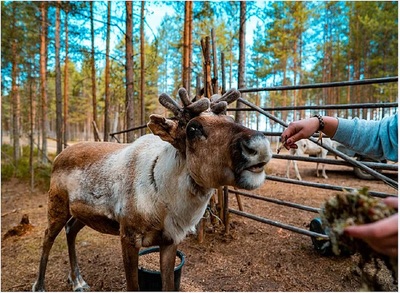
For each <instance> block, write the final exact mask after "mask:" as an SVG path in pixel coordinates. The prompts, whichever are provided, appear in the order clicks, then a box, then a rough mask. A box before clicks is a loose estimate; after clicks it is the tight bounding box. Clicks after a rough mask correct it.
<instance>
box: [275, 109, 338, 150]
mask: <svg viewBox="0 0 400 293" xmlns="http://www.w3.org/2000/svg"><path fill="white" fill-rule="evenodd" d="M322 119H323V121H324V124H325V126H324V128H323V129H322V132H323V133H325V134H326V135H327V136H329V137H332V136H333V135H334V134H335V132H336V129H337V127H338V120H337V119H336V118H334V117H329V116H323V117H322ZM319 125H320V124H319V119H318V118H317V117H312V118H308V119H303V120H298V121H294V122H291V123H290V124H289V126H288V128H286V129H285V131H283V133H282V135H281V141H282V142H283V145H284V147H285V148H286V149H289V148H293V147H295V143H296V141H298V140H300V139H303V138H309V137H310V136H311V135H313V134H314V133H315V132H317V131H318V129H319Z"/></svg>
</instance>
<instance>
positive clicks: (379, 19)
mask: <svg viewBox="0 0 400 293" xmlns="http://www.w3.org/2000/svg"><path fill="white" fill-rule="evenodd" d="M163 11H164V12H165V13H161V12H163ZM155 15H156V18H155V17H154V16H155ZM159 15H160V16H159ZM155 19H156V20H157V24H156V25H155V24H154V22H155ZM207 51H209V52H208V53H207ZM209 58H211V59H209ZM210 60H211V61H210ZM207 66H208V67H209V69H211V70H210V72H211V76H207V78H206V76H205V75H207V74H208V73H206V71H205V69H204V68H207ZM397 70H398V2H397V1H379V2H378V1H257V2H253V1H242V2H241V1H71V2H69V1H1V76H2V78H1V96H2V104H1V138H2V145H3V147H2V150H3V151H2V157H3V153H5V152H6V149H7V148H8V147H6V145H7V146H9V148H10V152H9V157H3V161H7V160H9V161H10V162H12V164H11V165H13V166H14V167H15V166H16V165H18V164H20V163H21V158H22V156H23V155H24V153H27V152H28V153H29V150H26V149H25V148H22V147H21V146H22V144H23V141H28V142H29V145H30V152H31V156H30V162H31V164H32V162H36V161H37V164H47V163H48V162H49V161H51V160H52V157H51V155H50V153H51V152H52V151H51V150H50V149H49V145H48V143H49V140H53V141H55V142H56V150H55V151H54V153H59V152H60V151H61V150H62V149H63V148H65V147H66V146H68V144H69V143H73V142H76V141H82V140H92V141H93V140H101V141H109V140H111V139H112V137H111V136H110V135H109V134H110V133H115V132H120V131H122V130H126V129H131V128H134V129H135V130H133V131H130V132H127V133H124V134H120V135H118V136H116V137H117V138H118V140H119V141H121V142H132V141H133V140H134V139H135V138H136V137H138V136H140V135H142V134H144V133H145V132H149V130H146V128H145V127H144V126H145V125H146V123H147V121H148V117H149V115H150V114H152V113H159V112H161V113H162V114H165V115H168V113H164V110H163V108H162V107H161V106H160V105H159V103H158V100H157V99H158V95H159V94H161V93H163V92H165V93H168V94H169V95H171V96H176V94H177V91H178V89H179V88H180V87H185V88H186V89H188V91H189V92H190V95H191V97H192V98H194V97H195V96H196V95H201V94H204V95H205V96H209V95H207V93H210V92H209V90H211V93H216V92H221V91H224V90H228V89H229V88H239V89H243V88H247V89H249V88H260V87H272V86H285V85H301V84H316V83H327V82H341V81H353V80H364V79H372V78H385V77H397ZM207 80H208V81H211V82H212V86H213V87H214V88H212V89H209V88H208V85H207V83H206V81H207ZM204 85H205V86H204ZM397 93H398V89H397V83H383V84H371V85H367V86H353V87H337V88H326V89H312V90H291V91H260V92H255V93H248V94H246V95H245V99H247V100H249V101H251V102H252V103H254V104H256V105H258V106H260V107H268V108H274V107H284V106H291V105H292V106H293V105H294V106H295V105H324V104H326V105H330V104H353V103H380V102H397ZM240 113H241V112H237V114H238V115H240ZM275 114H276V115H278V116H279V117H280V118H282V119H284V120H285V121H288V122H290V121H291V120H293V119H294V117H293V115H288V116H287V115H285V114H283V113H275ZM331 114H332V115H339V116H356V115H360V116H364V115H365V113H364V112H362V113H361V112H355V113H348V112H337V113H336V112H335V113H331ZM306 115H307V113H305V112H299V113H298V114H297V116H296V117H295V118H296V119H301V118H305V116H306ZM365 118H367V117H365ZM368 118H369V117H368ZM371 118H373V117H371ZM242 119H243V120H242V121H243V123H245V124H247V126H249V125H250V126H253V125H254V123H255V124H256V126H254V127H257V128H258V129H260V130H263V131H270V130H272V128H271V127H273V125H271V123H270V122H268V123H267V122H266V121H265V120H259V119H258V118H257V114H256V113H252V112H246V114H245V117H242ZM260 121H261V122H260ZM278 130H279V129H278ZM281 130H282V129H280V131H281ZM33 150H36V153H35V152H34V151H33ZM27 164H28V163H27ZM13 170H14V169H13ZM3 171H4V172H5V171H7V170H6V169H4V170H2V176H3ZM10 172H15V171H10Z"/></svg>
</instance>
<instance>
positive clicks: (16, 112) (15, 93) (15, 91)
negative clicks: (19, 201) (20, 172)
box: [11, 22, 21, 166]
mask: <svg viewBox="0 0 400 293" xmlns="http://www.w3.org/2000/svg"><path fill="white" fill-rule="evenodd" d="M14 23H15V22H14ZM11 46H12V52H13V57H12V58H13V60H12V69H11V71H12V73H11V76H12V81H11V83H12V85H11V87H12V90H11V92H12V101H13V104H12V105H13V107H12V111H13V116H12V117H13V148H14V152H13V161H14V166H17V164H18V161H19V159H20V157H21V152H20V141H19V128H20V116H21V101H20V95H19V88H18V80H17V79H18V62H19V61H18V56H19V55H18V53H17V46H18V41H17V39H16V38H15V39H14V40H12V45H11Z"/></svg>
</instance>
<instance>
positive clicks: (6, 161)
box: [1, 144, 51, 190]
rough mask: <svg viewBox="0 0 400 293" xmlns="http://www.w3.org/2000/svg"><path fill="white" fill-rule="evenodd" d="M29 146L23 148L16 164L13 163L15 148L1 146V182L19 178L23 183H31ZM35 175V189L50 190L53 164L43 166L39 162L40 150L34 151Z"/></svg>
mask: <svg viewBox="0 0 400 293" xmlns="http://www.w3.org/2000/svg"><path fill="white" fill-rule="evenodd" d="M29 154H30V150H29V146H24V147H23V148H22V156H21V158H20V159H19V161H18V162H17V164H14V162H13V147H12V146H10V145H8V144H3V145H2V146H1V180H2V181H9V180H11V179H12V178H17V179H19V180H21V181H25V182H30V180H31V170H30V166H29ZM33 175H34V183H35V187H39V188H40V189H43V190H48V188H49V185H50V175H51V163H48V164H42V163H41V162H39V161H38V149H37V148H35V149H34V151H33Z"/></svg>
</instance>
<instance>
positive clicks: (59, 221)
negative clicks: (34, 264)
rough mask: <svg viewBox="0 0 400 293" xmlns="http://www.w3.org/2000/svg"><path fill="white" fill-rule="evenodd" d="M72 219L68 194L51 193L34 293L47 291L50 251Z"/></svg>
mask: <svg viewBox="0 0 400 293" xmlns="http://www.w3.org/2000/svg"><path fill="white" fill-rule="evenodd" d="M69 218H70V214H69V209H68V195H67V194H66V193H60V194H54V195H52V194H51V190H50V191H49V203H48V225H47V229H46V231H45V233H44V238H43V247H42V255H41V257H40V264H39V274H38V278H37V279H36V281H35V283H34V284H33V286H32V291H45V286H44V284H45V274H46V268H47V262H48V260H49V254H50V250H51V248H52V247H53V244H54V241H55V239H56V238H57V236H58V234H59V233H60V231H61V230H62V228H63V227H64V225H65V223H66V222H67V221H68V219H69Z"/></svg>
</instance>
